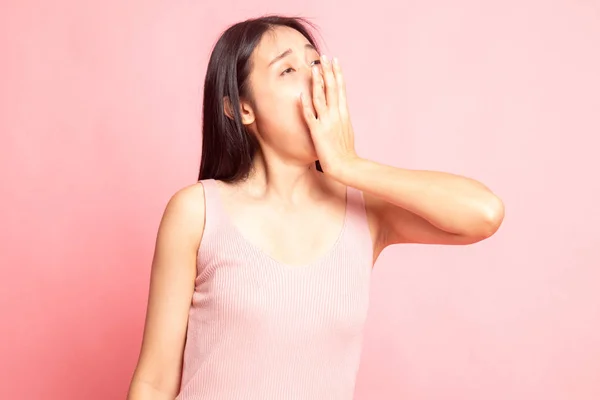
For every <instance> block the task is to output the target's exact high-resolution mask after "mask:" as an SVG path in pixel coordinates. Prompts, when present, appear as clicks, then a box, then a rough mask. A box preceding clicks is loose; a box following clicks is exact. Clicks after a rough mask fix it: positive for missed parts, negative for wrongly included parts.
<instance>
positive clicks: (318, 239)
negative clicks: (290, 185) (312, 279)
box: [226, 202, 347, 268]
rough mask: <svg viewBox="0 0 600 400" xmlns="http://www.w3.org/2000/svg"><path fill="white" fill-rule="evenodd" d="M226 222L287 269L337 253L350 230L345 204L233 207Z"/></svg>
mask: <svg viewBox="0 0 600 400" xmlns="http://www.w3.org/2000/svg"><path fill="white" fill-rule="evenodd" d="M226 220H227V221H226V222H227V223H228V225H229V226H230V228H231V231H232V233H233V234H234V235H237V236H238V239H239V240H241V241H244V242H246V244H248V245H250V246H251V247H253V248H255V249H256V250H257V251H259V252H260V253H262V254H264V255H265V256H267V257H269V258H271V259H273V260H275V261H277V262H279V263H281V264H284V265H286V266H293V267H300V268H301V267H303V266H306V265H309V264H312V263H314V262H317V261H318V260H320V259H322V258H323V257H325V256H327V255H328V254H329V253H330V252H332V251H334V250H335V248H336V245H337V243H338V242H339V241H340V240H341V239H342V237H343V234H344V232H345V230H346V228H347V226H346V225H347V209H346V205H345V204H344V203H342V202H333V203H328V204H322V205H320V206H319V205H312V206H305V207H299V208H298V209H295V210H289V209H284V208H280V209H274V208H269V207H268V206H264V205H261V206H258V205H253V204H243V203H238V204H235V205H233V204H230V205H228V207H227V209H226Z"/></svg>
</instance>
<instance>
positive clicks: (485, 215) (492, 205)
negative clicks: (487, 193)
mask: <svg viewBox="0 0 600 400" xmlns="http://www.w3.org/2000/svg"><path fill="white" fill-rule="evenodd" d="M502 221H504V203H503V202H502V200H501V199H500V198H499V197H498V196H496V195H493V194H492V196H491V197H490V199H489V200H488V201H487V203H486V204H485V206H484V207H483V211H482V217H481V224H480V225H481V230H480V236H481V238H482V239H487V238H489V237H490V236H492V235H494V234H495V233H496V232H497V231H498V229H499V228H500V226H501V225H502Z"/></svg>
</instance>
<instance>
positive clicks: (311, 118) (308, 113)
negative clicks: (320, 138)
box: [300, 93, 317, 130]
mask: <svg viewBox="0 0 600 400" xmlns="http://www.w3.org/2000/svg"><path fill="white" fill-rule="evenodd" d="M300 103H301V104H302V115H303V116H304V120H305V121H306V124H307V125H308V128H309V129H311V130H312V128H313V125H314V123H315V122H316V121H317V117H316V115H315V113H314V111H313V108H312V106H311V104H310V100H308V99H307V98H306V95H305V94H304V93H300Z"/></svg>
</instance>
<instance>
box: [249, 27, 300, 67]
mask: <svg viewBox="0 0 600 400" xmlns="http://www.w3.org/2000/svg"><path fill="white" fill-rule="evenodd" d="M306 44H310V42H309V41H308V39H307V38H305V37H304V35H302V34H301V33H300V32H298V31H297V30H295V29H293V28H289V27H287V26H277V27H275V28H273V29H272V30H269V31H267V32H265V34H264V35H263V37H262V38H261V40H260V42H259V43H258V45H257V46H256V49H254V54H253V55H252V56H253V58H254V62H255V63H256V64H255V65H257V66H258V65H261V66H267V65H268V64H269V63H270V62H271V60H273V59H274V58H275V57H277V56H278V55H280V54H281V53H283V52H284V51H286V50H287V49H292V50H293V51H294V52H297V51H302V52H303V51H304V46H305V45H306Z"/></svg>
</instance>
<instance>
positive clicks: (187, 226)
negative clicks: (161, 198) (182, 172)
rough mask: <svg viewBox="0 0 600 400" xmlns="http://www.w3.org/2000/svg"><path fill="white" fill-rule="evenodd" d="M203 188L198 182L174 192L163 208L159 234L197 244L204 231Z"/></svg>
mask: <svg viewBox="0 0 600 400" xmlns="http://www.w3.org/2000/svg"><path fill="white" fill-rule="evenodd" d="M204 215H205V203H204V187H203V186H202V184H201V183H200V182H198V183H195V184H192V185H189V186H186V187H184V188H181V189H179V190H178V191H177V192H175V193H174V194H173V195H172V196H171V198H170V199H169V202H168V203H167V206H166V207H165V210H164V213H163V216H162V220H161V227H160V232H159V234H169V235H174V236H177V237H179V238H180V239H182V238H186V239H187V240H189V241H192V242H193V244H199V243H200V240H201V238H202V233H203V231H204Z"/></svg>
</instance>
